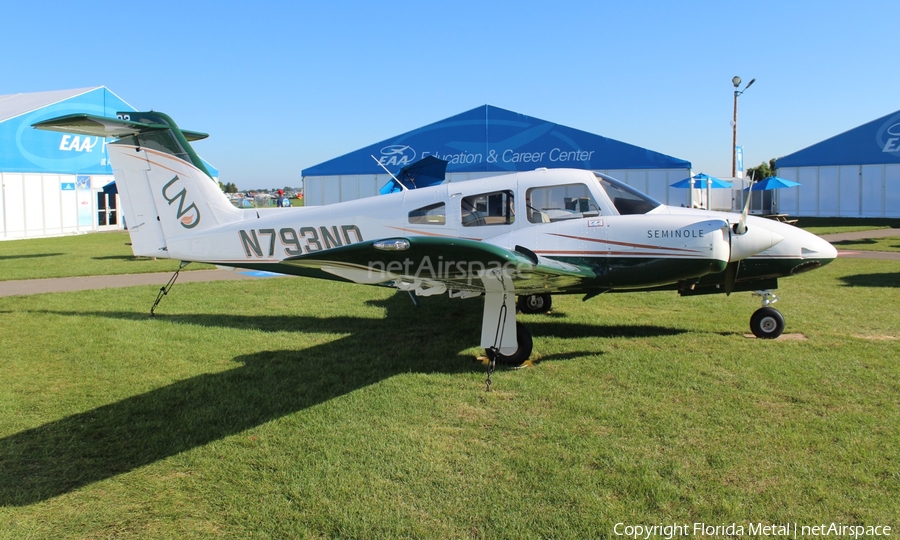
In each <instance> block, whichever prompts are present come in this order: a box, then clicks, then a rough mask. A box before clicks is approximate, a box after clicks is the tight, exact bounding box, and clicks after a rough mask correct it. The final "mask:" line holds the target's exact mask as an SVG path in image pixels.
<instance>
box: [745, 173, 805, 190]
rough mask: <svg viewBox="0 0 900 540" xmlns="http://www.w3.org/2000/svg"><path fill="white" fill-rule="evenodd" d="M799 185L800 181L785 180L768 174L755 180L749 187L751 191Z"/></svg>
mask: <svg viewBox="0 0 900 540" xmlns="http://www.w3.org/2000/svg"><path fill="white" fill-rule="evenodd" d="M799 185H800V182H794V181H793V180H787V179H784V178H780V177H778V176H770V177H768V178H763V179H762V180H760V181H759V182H756V183H755V184H753V187H751V188H750V189H751V190H753V191H768V190H770V189H781V188H791V187H797V186H799Z"/></svg>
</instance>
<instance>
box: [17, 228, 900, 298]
mask: <svg viewBox="0 0 900 540" xmlns="http://www.w3.org/2000/svg"><path fill="white" fill-rule="evenodd" d="M890 236H898V237H900V229H878V230H874V231H861V232H852V233H840V234H826V235H822V238H824V239H825V240H828V241H829V242H843V241H846V240H862V239H866V238H885V237H890ZM838 257H849V258H858V259H888V260H897V261H900V253H891V252H885V251H840V250H838ZM265 275H266V274H265V273H261V272H243V271H230V270H193V271H184V272H182V273H181V274H179V276H178V281H177V283H193V282H198V281H223V280H242V279H257V278H259V277H263V276H265ZM171 277H172V273H171V272H159V273H152V274H121V275H116V276H88V277H73V278H55V279H27V280H18V281H0V297H2V296H24V295H30V294H41V293H55V292H71V291H84V290H88V289H106V288H112V287H134V286H137V285H158V286H160V287H162V286H163V285H165V284H166V283H168V282H169V279H170V278H171Z"/></svg>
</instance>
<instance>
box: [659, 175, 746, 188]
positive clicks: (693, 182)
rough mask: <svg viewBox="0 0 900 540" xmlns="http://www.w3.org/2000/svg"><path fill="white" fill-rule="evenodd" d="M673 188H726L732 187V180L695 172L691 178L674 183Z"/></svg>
mask: <svg viewBox="0 0 900 540" xmlns="http://www.w3.org/2000/svg"><path fill="white" fill-rule="evenodd" d="M672 187H673V188H701V189H702V188H706V187H709V188H712V189H724V188H730V187H732V186H731V182H726V181H725V180H720V179H718V178H716V177H715V176H710V175H708V174H704V173H700V174H695V175H694V176H692V177H690V178H685V179H684V180H679V181H677V182H675V183H674V184H672Z"/></svg>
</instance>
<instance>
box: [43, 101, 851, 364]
mask: <svg viewBox="0 0 900 540" xmlns="http://www.w3.org/2000/svg"><path fill="white" fill-rule="evenodd" d="M35 127H36V128H39V129H48V130H54V131H62V132H67V133H78V134H87V135H92V136H102V137H115V138H117V140H116V142H114V143H111V144H110V145H109V146H108V149H109V157H110V160H111V162H112V166H113V172H114V175H115V179H116V185H117V187H118V190H119V194H120V195H121V200H122V202H123V204H124V212H125V216H126V217H127V219H128V232H129V233H130V235H131V241H132V248H133V250H134V254H135V255H137V256H148V257H168V258H171V259H176V260H180V261H183V262H190V261H197V262H207V263H212V264H216V265H221V266H228V267H237V268H249V269H257V270H266V271H270V272H277V273H281V274H291V275H298V276H306V277H314V278H324V279H332V280H340V281H350V282H354V283H362V284H367V285H382V286H390V287H394V288H396V289H399V290H402V291H409V292H410V293H414V294H415V295H417V296H429V295H435V294H443V293H448V294H449V296H450V297H451V298H469V297H474V296H482V295H483V296H484V297H485V299H484V312H483V313H484V314H483V319H482V334H481V346H482V347H484V348H485V349H486V350H487V352H488V356H489V357H490V358H491V359H492V360H495V361H497V362H500V363H505V364H511V365H518V364H521V363H522V362H524V361H525V360H527V359H528V357H529V356H530V355H531V352H532V339H531V335H530V333H529V332H528V330H527V329H526V328H525V327H524V326H523V325H522V324H520V323H517V322H516V300H515V299H516V295H518V297H519V302H518V304H519V307H520V309H521V310H522V311H524V312H538V311H545V310H549V307H550V301H551V296H550V295H551V294H582V295H584V299H585V300H587V299H588V298H591V297H594V296H597V295H599V294H602V293H606V292H636V291H659V290H677V291H678V292H679V293H681V294H682V295H698V294H711V293H726V294H730V293H731V292H735V291H755V293H756V294H759V295H761V296H762V298H763V307H762V308H761V309H759V310H758V311H756V312H755V313H754V314H753V316H752V317H751V319H750V327H751V330H752V331H753V333H754V334H756V335H757V336H759V337H761V338H775V337H778V336H779V335H781V333H782V332H783V331H784V318H783V317H782V315H781V314H780V313H779V312H778V311H777V310H775V309H774V308H772V307H771V304H772V303H773V302H774V301H776V300H777V297H776V296H775V295H774V294H773V293H772V291H771V290H772V289H775V288H776V287H777V283H778V281H777V280H778V278H780V277H787V276H791V275H794V274H799V273H801V272H806V271H809V270H813V269H815V268H818V267H820V266H822V265H824V264H827V263H829V262H831V261H832V260H834V258H835V257H836V256H837V252H836V251H835V249H834V247H833V246H832V245H831V244H829V243H828V242H825V241H824V240H822V239H820V238H818V237H817V236H815V235H813V234H810V233H807V232H805V231H803V230H801V229H798V228H796V227H793V226H791V225H788V224H785V223H779V222H776V221H773V220H769V219H764V218H758V217H753V216H748V215H747V211H746V208H745V209H744V212H743V213H742V214H737V213H724V212H710V211H706V210H694V209H689V208H677V207H670V206H666V205H663V204H660V203H659V202H657V201H655V200H653V199H652V198H650V197H648V196H647V195H644V194H643V193H640V192H638V191H636V190H635V189H633V188H631V187H629V186H627V185H625V184H623V183H621V182H619V181H617V180H614V179H613V178H610V177H608V176H605V175H602V174H597V173H594V172H591V171H586V170H575V169H538V170H535V171H530V172H520V173H512V174H505V175H502V176H494V177H491V178H485V179H481V180H469V181H465V182H454V183H443V184H439V185H436V186H432V187H424V188H419V189H408V188H406V187H403V188H402V190H401V191H398V192H396V193H390V194H387V195H381V196H378V197H376V198H366V199H360V200H354V201H347V202H342V203H337V204H331V205H327V206H317V207H298V208H273V209H248V210H239V209H237V208H235V207H234V206H233V205H232V204H231V202H229V200H228V199H227V198H226V197H225V194H224V193H222V191H221V189H220V188H219V186H218V184H217V182H215V181H213V180H212V179H211V178H210V176H209V173H208V171H207V170H206V168H205V166H204V165H203V162H202V161H201V160H200V158H199V157H198V156H197V154H196V153H195V152H194V150H193V149H192V148H191V145H190V143H189V142H188V141H191V140H197V139H201V138H204V137H206V135H205V134H202V133H195V132H190V131H182V130H181V129H179V128H178V127H177V126H176V125H175V122H173V121H172V119H171V118H169V117H168V116H167V115H165V114H162V113H157V112H129V113H121V114H120V115H119V118H118V119H111V118H105V117H99V116H92V115H83V114H82V115H69V116H64V117H59V118H54V119H51V120H46V121H43V122H39V123H37V124H35ZM395 181H396V180H395ZM398 184H399V182H398Z"/></svg>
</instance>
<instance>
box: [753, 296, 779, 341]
mask: <svg viewBox="0 0 900 540" xmlns="http://www.w3.org/2000/svg"><path fill="white" fill-rule="evenodd" d="M753 294H755V295H757V296H761V297H762V303H763V307H761V308H759V309H757V310H756V311H755V312H754V313H753V316H752V317H750V331H751V332H753V335H754V336H756V337H758V338H760V339H775V338H777V337H778V336H780V335H781V334H783V333H784V315H782V314H781V312H780V311H778V310H777V309H775V308H773V307H772V304H774V303H775V302H777V301H778V297H777V296H775V294H774V293H773V292H772V291H755V292H754V293H753Z"/></svg>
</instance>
